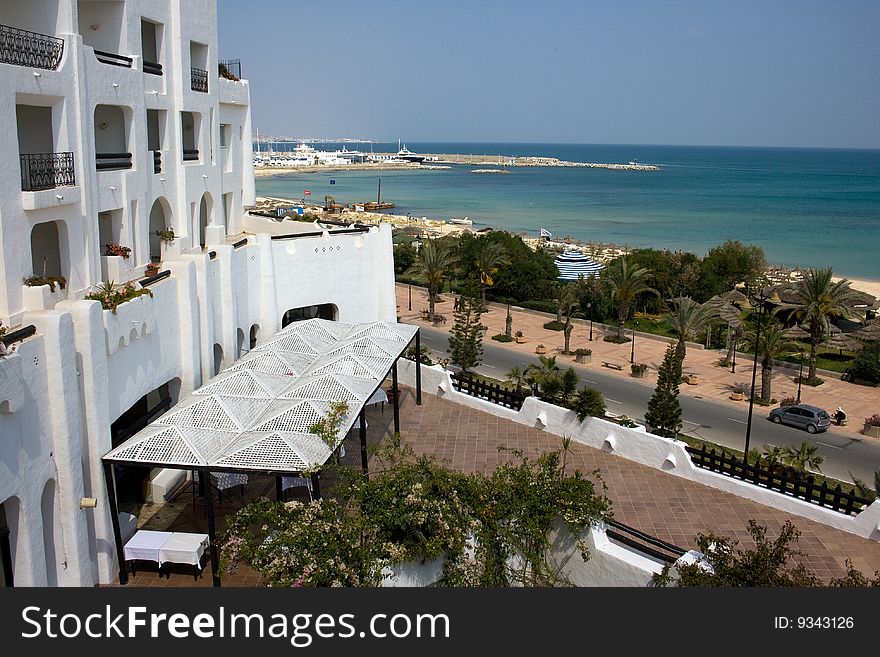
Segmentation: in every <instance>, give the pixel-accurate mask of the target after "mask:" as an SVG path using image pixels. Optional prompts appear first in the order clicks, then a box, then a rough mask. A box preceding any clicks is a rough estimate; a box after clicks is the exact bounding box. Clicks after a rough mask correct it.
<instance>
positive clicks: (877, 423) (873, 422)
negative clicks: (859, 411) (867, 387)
mask: <svg viewBox="0 0 880 657" xmlns="http://www.w3.org/2000/svg"><path fill="white" fill-rule="evenodd" d="M865 424H867V425H868V426H869V427H880V413H874V415H872V416H871V417H866V418H865Z"/></svg>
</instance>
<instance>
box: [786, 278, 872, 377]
mask: <svg viewBox="0 0 880 657" xmlns="http://www.w3.org/2000/svg"><path fill="white" fill-rule="evenodd" d="M831 275H832V274H831V268H830V267H829V268H827V269H808V270H807V271H806V272H804V277H803V279H801V280H800V281H798V282H797V283H795V287H794V297H795V299H794V303H793V304H792V305H793V306H794V308H795V315H796V316H797V319H798V323H802V324H806V326H807V330H808V331H809V332H810V369H809V373H808V374H807V380H808V381H815V380H816V347H817V346H818V345H819V343H820V342H822V341H823V340H824V339H825V336H826V335H827V334H828V333H829V332H830V330H831V320H832V319H834V318H836V317H844V318H847V319H850V318H854V317H855V312H854V311H853V305H854V304H855V303H857V302H858V299H859V297H858V293H857V292H856V291H855V290H853V289H852V288H851V287H850V285H849V281H848V280H847V279H843V280H840V281H837V282H836V283H832V282H831Z"/></svg>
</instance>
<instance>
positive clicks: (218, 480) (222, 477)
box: [211, 472, 248, 490]
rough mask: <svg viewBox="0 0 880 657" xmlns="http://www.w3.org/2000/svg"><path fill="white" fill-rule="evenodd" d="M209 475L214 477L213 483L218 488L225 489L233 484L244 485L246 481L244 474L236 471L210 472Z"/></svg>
mask: <svg viewBox="0 0 880 657" xmlns="http://www.w3.org/2000/svg"><path fill="white" fill-rule="evenodd" d="M211 477H212V478H213V479H214V485H215V486H216V487H217V488H219V489H220V490H226V489H227V488H232V487H233V486H244V485H245V484H246V483H247V482H248V476H247V475H246V474H239V473H237V472H212V473H211Z"/></svg>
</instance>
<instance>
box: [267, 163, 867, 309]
mask: <svg viewBox="0 0 880 657" xmlns="http://www.w3.org/2000/svg"><path fill="white" fill-rule="evenodd" d="M352 166H353V167H357V168H358V169H360V168H362V167H363V166H364V165H352ZM376 166H377V168H378V167H382V166H387V167H388V168H401V167H402V168H407V167H414V168H416V169H417V168H419V167H418V165H394V164H390V165H381V164H379V165H376ZM307 168H315V169H317V170H325V169H326V167H297V169H296V171H303V170H304V169H307ZM258 171H260V169H255V170H254V173H255V174H256V173H257V172H258ZM286 171H288V170H284V171H279V170H278V169H269V170H268V171H266V172H264V173H263V174H262V175H277V174H278V173H284V172H286ZM256 200H257V207H256V208H255V209H257V210H264V211H270V212H274V210H275V208H278V207H290V206H295V205H304V206H305V211H306V212H308V213H312V214H322V212H323V208H322V207H321V206H319V205H314V204H309V203H305V204H303V200H302V199H283V198H277V197H263V196H258V197H257V199H256ZM334 219H336V220H339V221H350V222H351V223H355V222H359V223H365V224H378V223H381V222H386V223H390V224H392V225H393V226H394V227H395V228H418V229H422V230H423V231H424V233H425V234H426V235H427V236H429V237H441V236H444V235H455V234H458V233H462V232H474V231H473V228H472V227H471V226H468V225H463V224H455V223H451V222H449V221H446V220H443V219H433V218H430V217H412V216H408V215H399V214H390V213H385V212H356V211H354V210H349V209H348V208H346V209H345V210H344V211H343V212H342V213H341V214H339V215H337V216H334ZM523 240H524V241H525V242H526V244H528V245H529V246H531V247H532V248H536V247H537V245H538V243H539V241H540V240H539V239H538V238H534V237H524V238H523ZM551 246H554V247H559V248H566V249H578V250H580V251H581V252H583V253H584V254H586V255H588V256H590V257H591V258H594V259H595V260H597V261H599V262H608V261H610V260H612V259H613V258H616V257H617V256H620V255H623V254H625V253H626V249H625V248H624V247H621V246H619V245H616V244H605V243H602V242H590V243H587V244H584V243H579V242H572V243H567V242H552V243H551ZM772 272H773V270H772V269H771V270H769V272H768V273H772ZM796 275H797V272H796V271H794V276H796ZM842 279H846V280H848V281H849V282H850V285H851V286H852V287H853V289H856V290H859V291H861V292H867V293H868V294H870V295H872V296H874V297H876V298H878V299H880V280H871V279H867V278H851V277H848V276H835V277H833V280H834V281H839V280H842Z"/></svg>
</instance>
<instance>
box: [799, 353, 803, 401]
mask: <svg viewBox="0 0 880 657" xmlns="http://www.w3.org/2000/svg"><path fill="white" fill-rule="evenodd" d="M798 362H799V363H800V366H801V367H800V371H799V372H798V392H797V403H798V404H800V403H801V383H803V381H804V352H800V353H799V354H798Z"/></svg>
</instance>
